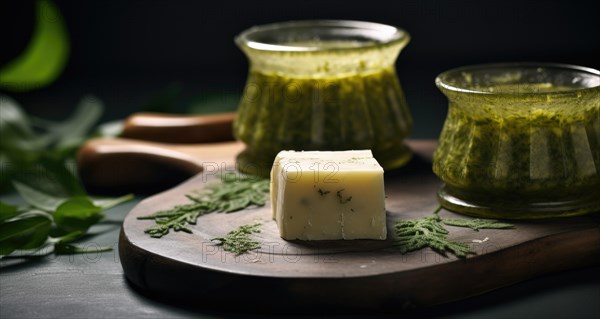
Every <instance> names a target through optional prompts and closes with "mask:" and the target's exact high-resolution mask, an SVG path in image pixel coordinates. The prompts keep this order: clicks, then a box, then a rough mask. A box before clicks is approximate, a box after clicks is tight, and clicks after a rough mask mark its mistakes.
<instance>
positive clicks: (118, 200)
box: [90, 194, 134, 210]
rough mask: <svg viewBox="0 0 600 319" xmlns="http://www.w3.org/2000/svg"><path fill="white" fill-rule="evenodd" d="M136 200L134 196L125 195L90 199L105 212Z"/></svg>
mask: <svg viewBox="0 0 600 319" xmlns="http://www.w3.org/2000/svg"><path fill="white" fill-rule="evenodd" d="M133 198H134V196H133V194H127V195H123V196H121V197H90V200H91V201H92V203H94V205H96V206H98V207H101V208H102V209H103V210H105V209H109V208H112V207H115V206H117V205H120V204H122V203H125V202H128V201H130V200H132V199H133Z"/></svg>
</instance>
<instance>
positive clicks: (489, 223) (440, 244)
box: [394, 207, 514, 258]
mask: <svg viewBox="0 0 600 319" xmlns="http://www.w3.org/2000/svg"><path fill="white" fill-rule="evenodd" d="M441 209H442V207H439V208H437V209H436V210H435V211H434V213H433V215H432V216H426V217H423V218H420V219H412V220H402V221H398V222H396V224H395V225H394V229H395V233H396V239H395V243H394V244H395V245H396V246H398V247H399V248H400V252H401V253H402V254H405V253H408V252H411V251H415V250H419V249H423V248H426V247H429V248H431V249H433V250H434V251H436V252H438V253H439V254H441V255H443V256H446V255H447V253H451V254H453V255H455V256H456V257H459V258H465V257H467V256H468V255H473V254H475V252H474V251H473V250H472V249H471V247H470V246H469V245H467V244H464V243H461V242H457V241H452V240H450V239H448V234H449V231H448V230H447V229H446V228H444V225H450V226H456V227H466V228H471V229H473V230H475V231H479V229H484V228H489V229H509V228H514V225H512V224H508V223H501V222H498V221H496V220H491V219H490V220H486V219H455V218H441V217H440V216H439V215H438V213H439V211H440V210H441Z"/></svg>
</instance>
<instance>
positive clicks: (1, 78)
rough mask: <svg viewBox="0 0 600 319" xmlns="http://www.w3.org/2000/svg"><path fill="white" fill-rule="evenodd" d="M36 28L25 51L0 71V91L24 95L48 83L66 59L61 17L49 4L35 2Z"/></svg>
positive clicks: (67, 54)
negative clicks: (4, 90)
mask: <svg viewBox="0 0 600 319" xmlns="http://www.w3.org/2000/svg"><path fill="white" fill-rule="evenodd" d="M35 14H36V26H35V29H34V31H33V35H32V37H31V40H30V41H29V44H28V45H27V47H26V48H25V51H24V52H23V53H21V55H19V56H18V57H17V58H15V59H14V60H12V61H10V62H9V63H8V64H6V65H5V66H4V67H3V68H2V69H0V87H2V88H5V89H8V90H11V91H14V92H24V91H29V90H32V89H37V88H41V87H44V86H46V85H48V84H50V83H52V82H53V81H54V80H55V79H56V78H57V77H58V76H59V75H60V74H61V73H62V71H63V69H64V67H65V65H66V62H67V59H68V56H69V39H68V34H67V30H66V27H65V24H64V22H63V18H62V15H61V14H60V11H59V10H58V8H57V7H56V5H55V4H54V3H52V2H51V1H50V0H38V1H36V12H35Z"/></svg>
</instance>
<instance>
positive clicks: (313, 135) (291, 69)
mask: <svg viewBox="0 0 600 319" xmlns="http://www.w3.org/2000/svg"><path fill="white" fill-rule="evenodd" d="M409 39H410V37H409V35H408V33H407V32H406V31H404V30H401V29H399V28H396V27H392V26H387V25H383V24H378V23H370V22H358V21H335V20H321V21H292V22H284V23H275V24H268V25H263V26H257V27H253V28H250V29H248V30H246V31H244V32H242V33H241V34H240V35H239V36H237V37H236V38H235V42H236V43H237V45H238V46H239V47H240V48H241V49H242V51H243V52H244V53H245V54H246V56H247V57H248V59H249V65H250V70H249V75H248V79H247V82H246V86H245V89H244V94H243V96H242V98H241V101H240V105H239V110H238V117H237V119H236V121H235V123H234V133H235V136H236V137H237V138H238V139H239V140H241V141H243V142H244V143H245V144H246V149H245V150H244V151H243V152H242V153H240V154H239V155H238V157H237V164H238V169H239V170H240V171H242V172H244V173H249V174H254V175H263V176H268V174H269V171H270V169H271V165H272V163H273V160H274V158H275V155H276V154H277V153H278V152H279V151H281V150H349V149H371V150H372V151H373V154H374V156H375V158H376V159H377V160H378V161H379V163H380V164H381V165H382V166H383V167H384V168H385V169H391V168H396V167H400V166H402V165H403V164H405V163H407V162H408V161H409V160H410V157H411V152H410V150H409V149H408V148H407V147H406V146H405V145H404V138H405V137H407V136H408V135H409V133H410V130H411V126H412V119H411V116H410V113H409V110H408V108H407V106H406V101H405V98H404V93H403V91H402V88H401V86H400V82H399V80H398V77H397V75H396V70H395V67H394V62H395V61H396V59H397V57H398V54H399V53H400V50H401V49H402V48H404V47H405V46H406V44H407V43H408V42H409Z"/></svg>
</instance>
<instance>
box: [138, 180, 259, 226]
mask: <svg viewBox="0 0 600 319" xmlns="http://www.w3.org/2000/svg"><path fill="white" fill-rule="evenodd" d="M268 193H269V180H268V179H263V178H258V177H253V176H245V175H237V174H224V175H222V176H221V182H220V183H214V184H211V185H208V186H207V187H206V189H205V190H204V191H203V192H202V193H200V194H197V195H191V194H188V195H186V196H187V198H188V199H189V200H190V201H191V203H189V204H184V205H178V206H175V207H173V208H171V209H168V210H163V211H159V212H156V213H154V214H152V215H148V216H141V217H138V219H150V220H154V221H155V223H156V225H154V226H151V227H149V228H147V229H146V230H145V231H144V232H145V233H147V234H149V235H150V236H152V237H155V238H160V237H163V236H165V235H167V234H168V233H169V231H170V230H173V231H183V232H187V233H191V232H192V231H191V229H190V228H189V227H188V226H189V225H195V224H196V221H197V220H198V218H199V217H200V216H203V215H206V214H210V213H213V212H224V213H232V212H236V211H240V210H242V209H244V208H246V207H249V206H252V205H254V206H264V205H265V202H266V200H267V194H268Z"/></svg>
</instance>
